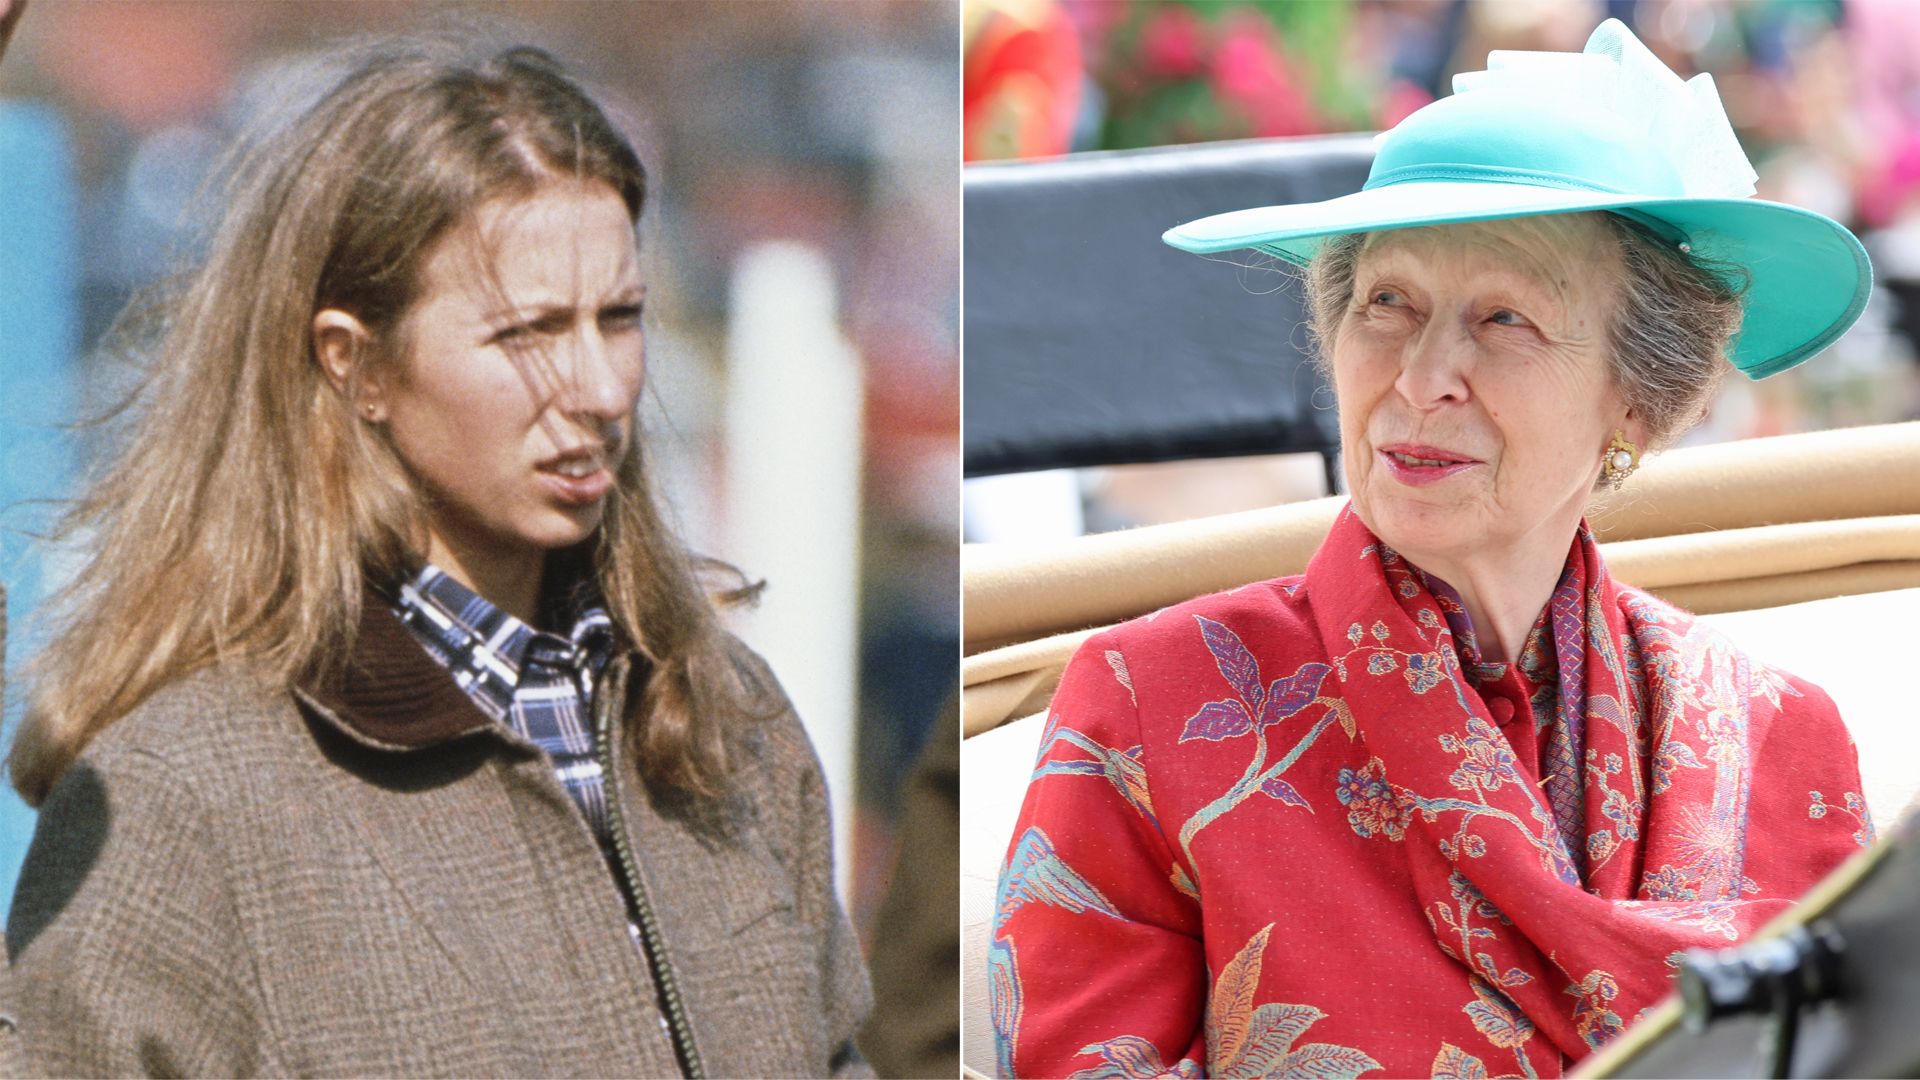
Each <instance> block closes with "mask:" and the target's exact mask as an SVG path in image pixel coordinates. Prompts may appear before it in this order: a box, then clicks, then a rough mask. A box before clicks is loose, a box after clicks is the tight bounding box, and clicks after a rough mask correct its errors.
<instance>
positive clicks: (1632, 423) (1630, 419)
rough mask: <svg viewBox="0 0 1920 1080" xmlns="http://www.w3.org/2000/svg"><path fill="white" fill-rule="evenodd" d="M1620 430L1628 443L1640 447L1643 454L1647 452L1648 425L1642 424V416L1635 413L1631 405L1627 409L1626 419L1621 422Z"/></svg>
mask: <svg viewBox="0 0 1920 1080" xmlns="http://www.w3.org/2000/svg"><path fill="white" fill-rule="evenodd" d="M1620 430H1621V431H1622V432H1623V433H1625V435H1626V437H1627V441H1628V442H1630V443H1632V444H1633V445H1634V446H1636V447H1638V448H1639V450H1640V452H1641V453H1643V454H1644V453H1646V452H1647V425H1646V424H1644V423H1642V422H1641V420H1640V414H1639V413H1637V412H1635V411H1634V410H1633V407H1632V406H1631V405H1629V406H1628V407H1627V415H1626V417H1625V418H1623V419H1622V420H1621V421H1620Z"/></svg>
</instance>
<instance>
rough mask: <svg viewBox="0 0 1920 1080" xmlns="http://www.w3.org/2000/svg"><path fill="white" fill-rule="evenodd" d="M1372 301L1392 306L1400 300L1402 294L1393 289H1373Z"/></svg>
mask: <svg viewBox="0 0 1920 1080" xmlns="http://www.w3.org/2000/svg"><path fill="white" fill-rule="evenodd" d="M1371 302H1372V303H1375V304H1386V305H1389V306H1391V305H1393V304H1398V303H1399V302H1400V294H1399V293H1397V292H1394V291H1393V290H1392V289H1375V290H1373V295H1372V297H1371Z"/></svg>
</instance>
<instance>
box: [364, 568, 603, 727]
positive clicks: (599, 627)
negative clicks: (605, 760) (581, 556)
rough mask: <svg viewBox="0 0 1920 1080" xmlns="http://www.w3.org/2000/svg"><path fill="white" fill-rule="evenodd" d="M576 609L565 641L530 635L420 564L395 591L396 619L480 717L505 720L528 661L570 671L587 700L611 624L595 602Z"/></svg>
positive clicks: (514, 621)
mask: <svg viewBox="0 0 1920 1080" xmlns="http://www.w3.org/2000/svg"><path fill="white" fill-rule="evenodd" d="M576 607H577V610H576V611H575V612H574V613H573V615H572V620H571V624H570V628H569V630H568V632H567V635H566V636H565V637H562V636H560V635H558V634H551V633H547V632H545V631H541V630H535V629H534V628H533V627H531V626H528V625H527V624H526V623H524V622H521V621H520V620H519V619H516V618H514V617H513V616H512V615H509V614H507V613H506V612H505V611H502V610H501V609H500V608H498V607H496V606H494V605H493V604H492V603H491V602H489V601H488V600H487V599H486V598H485V597H482V596H480V595H479V594H478V593H475V592H474V591H473V590H471V589H469V588H467V587H466V586H465V585H462V584H461V583H460V582H458V581H456V580H454V578H453V577H452V576H451V575H449V574H448V573H447V572H446V571H444V570H441V569H440V568H439V567H437V566H434V565H433V564H432V563H427V564H425V565H424V566H422V567H421V569H420V572H419V573H418V574H416V575H414V577H413V579H412V580H410V581H407V582H405V583H403V584H402V585H401V586H400V596H399V603H398V604H397V605H395V613H396V614H398V615H399V616H400V619H401V621H402V622H404V623H405V624H406V626H407V628H408V629H409V630H411V631H412V632H413V635H414V637H415V638H417V639H418V640H419V641H420V643H421V645H423V646H425V648H426V649H427V651H428V653H430V654H431V655H432V656H433V658H434V659H435V660H437V661H439V662H440V663H441V664H442V665H444V666H445V667H446V669H447V671H448V672H449V673H450V674H452V675H453V678H454V682H456V683H457V684H459V686H460V689H461V690H463V691H465V692H466V693H467V694H468V696H469V697H471V698H472V699H473V701H474V703H475V704H476V705H478V706H479V707H480V708H481V710H482V711H484V712H486V713H487V715H489V716H491V717H492V718H493V719H495V720H504V719H506V718H507V715H508V713H509V711H510V710H511V709H512V707H513V698H514V694H515V693H516V692H517V691H518V689H519V687H520V678H521V673H522V672H523V671H525V670H526V667H527V665H528V664H529V663H530V662H532V663H541V664H543V665H547V666H552V667H562V668H567V669H570V670H571V671H573V672H574V674H575V678H576V679H577V680H578V683H579V689H580V692H581V699H582V700H583V701H584V700H591V699H592V697H593V681H594V680H595V679H596V678H598V676H599V674H600V672H601V671H602V670H603V669H604V668H605V666H606V663H607V659H608V658H609V657H610V656H611V655H612V653H613V648H614V633H613V620H612V619H611V618H610V617H609V616H608V615H607V612H606V609H605V607H604V606H602V605H601V604H600V602H599V600H598V598H597V597H591V598H589V599H588V600H587V601H586V602H584V603H581V604H578V605H576Z"/></svg>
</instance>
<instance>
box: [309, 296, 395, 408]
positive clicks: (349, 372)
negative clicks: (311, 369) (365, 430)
mask: <svg viewBox="0 0 1920 1080" xmlns="http://www.w3.org/2000/svg"><path fill="white" fill-rule="evenodd" d="M372 343H373V333H372V331H370V330H368V329H367V326H366V324H365V323H363V322H361V321H360V320H359V319H358V318H356V317H354V316H352V315H349V314H347V313H346V312H344V311H341V310H340V309H339V308H322V309H321V310H319V311H317V312H315V313H314V316H313V360H314V363H317V364H319V365H320V371H321V373H322V374H324V375H326V377H327V381H328V382H330V383H332V384H333V388H334V389H335V390H338V391H339V392H340V393H341V394H343V395H344V394H351V395H352V396H353V409H354V411H355V412H357V413H359V414H360V415H361V416H363V417H365V418H366V419H368V420H371V421H375V422H378V421H380V420H384V419H385V418H386V402H385V400H384V397H385V395H384V393H383V391H384V387H383V386H382V384H381V381H380V379H379V378H378V377H376V376H374V375H373V374H372V373H370V372H368V371H365V370H363V366H362V360H363V359H364V358H365V356H366V353H367V349H368V347H369V346H370V345H371V344H372Z"/></svg>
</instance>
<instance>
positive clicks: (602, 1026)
mask: <svg viewBox="0 0 1920 1080" xmlns="http://www.w3.org/2000/svg"><path fill="white" fill-rule="evenodd" d="M368 607H369V611H368V612H367V614H366V616H365V618H364V619H363V621H362V627H361V633H360V637H359V641H360V644H359V645H358V647H357V648H356V653H355V657H354V662H353V664H352V665H351V666H350V667H349V674H348V675H347V676H346V677H344V678H343V679H341V680H339V681H338V682H337V683H335V684H334V685H331V686H329V687H324V688H320V687H310V688H296V689H293V690H291V691H290V690H289V688H288V687H287V686H286V685H285V684H275V683H274V682H272V681H270V680H267V679H264V678H261V677H259V676H258V675H257V674H255V673H252V672H250V671H249V670H248V669H247V668H246V667H245V666H243V665H240V664H225V665H221V666H218V667H215V668H210V669H207V670H203V671H202V672H200V673H197V674H194V675H191V676H189V677H187V678H184V679H182V680H181V681H179V682H178V683H175V684H173V685H171V686H169V687H168V688H166V689H164V690H162V691H161V692H160V693H157V694H155V695H154V696H153V697H152V698H151V699H149V700H148V701H147V702H145V703H144V704H143V705H141V706H140V707H139V708H137V709H136V710H135V711H134V712H133V713H131V714H129V715H128V716H127V717H126V718H124V719H122V720H121V721H119V722H118V723H115V724H114V725H113V726H112V727H110V728H108V729H107V730H106V731H104V732H102V733H101V734H100V735H99V736H98V737H97V738H96V739H94V741H93V742H92V743H91V744H90V745H89V746H88V748H87V750H86V751H85V753H84V754H83V755H82V756H81V758H80V759H79V761H78V762H77V763H76V764H75V765H74V766H73V767H72V768H71V769H69V770H68V772H67V774H66V775H65V776H64V777H63V778H62V779H61V780H60V782H59V783H58V784H57V785H56V787H55V788H54V791H53V792H52V794H51V795H50V796H49V798H48V799H47V801H46V804H45V805H44V806H43V807H42V809H41V814H40V821H39V825H38V828H37V830H36V833H35V836H34V840H33V845H32V849H31V851H30V852H29V854H28V857H27V861H26V864H25V866H24V868H23V871H22V876H21V881H20V886H19V891H18V892H17V894H16V895H15V898H14V903H13V910H12V915H11V918H10V921H9V924H8V939H9V949H10V951H11V953H12V955H13V968H14V986H13V991H14V1000H15V1004H16V1007H17V1010H18V1012H19V1015H20V1025H21V1032H22V1036H23V1043H24V1047H25V1051H26V1056H27V1059H28V1062H29V1063H30V1066H31V1067H32V1068H33V1069H35V1070H37V1071H40V1072H45V1073H51V1074H54V1075H123V1074H170V1075H257V1074H275V1075H280V1074H286V1075H368V1074H375V1075H402V1076H429V1075H435V1076H443V1075H444V1076H451V1075H466V1076H505V1075H582V1076H661V1075H677V1074H679V1072H680V1065H679V1063H678V1061H677V1060H676V1056H675V1052H674V1049H673V1045H672V1042H671V1040H670V1037H669V1035H668V1033H667V1023H666V1016H665V1010H663V1008H662V1007H661V1006H660V1005H659V1004H658V1003H657V1002H658V1001H659V999H660V996H661V995H659V994H658V993H657V991H656V988H655V981H654V979H653V977H652V975H651V973H650V971H649V967H648V964H647V962H646V960H645V958H644V957H643V956H642V954H641V952H640V950H638V949H636V948H634V946H633V943H632V941H631V939H630V937H629V933H628V912H627V910H626V904H625V902H624V901H623V899H622V896H621V893H620V891H619V888H618V886H617V884H616V881H615V878H614V876H613V874H612V873H611V872H610V870H609V867H608V864H607V861H606V860H605V859H604V858H603V857H602V854H601V850H600V848H599V846H598V844H597V843H596V841H595V839H594V837H593V835H592V833H591V831H590V830H589V828H588V826H587V824H586V822H585V819H584V818H582V817H581V815H580V813H579V812H578V810H577V809H576V808H575V807H574V805H573V803H572V801H571V800H570V799H569V798H568V796H567V793H566V791H565V790H564V789H563V788H562V786H561V784H560V782H559V781H558V780H557V779H556V778H555V776H554V773H553V770H552V767H551V766H550V764H549V763H548V761H547V760H546V758H545V757H544V756H543V755H541V754H540V753H539V752H538V751H537V750H536V749H535V748H534V747H533V746H532V745H531V744H529V743H527V742H525V741H524V740H522V739H520V738H519V737H518V736H517V735H515V734H514V733H513V732H512V731H511V730H510V729H509V728H507V727H506V726H505V725H501V724H497V723H494V722H493V721H491V720H489V719H488V718H487V717H486V716H485V715H484V714H482V713H481V712H480V711H479V710H478V709H477V708H476V707H475V706H474V705H473V703H472V702H471V701H470V700H469V699H468V698H467V696H466V695H465V694H464V693H463V692H462V691H461V690H460V689H459V688H458V687H457V686H456V685H455V684H454V682H453V680H452V678H451V677H450V676H448V675H447V673H446V671H445V669H443V668H441V667H440V666H439V665H437V664H435V663H434V662H433V660H432V659H431V658H430V657H428V656H427V655H426V653H425V652H424V651H423V650H422V649H421V647H420V646H419V645H418V644H417V643H416V642H415V641H414V640H413V638H412V636H411V635H410V634H409V633H408V632H407V630H406V629H405V627H404V626H402V625H401V624H400V622H399V620H398V619H397V618H395V617H394V616H393V615H392V613H391V612H389V611H388V610H387V609H386V608H385V607H384V606H383V605H379V604H369V605H368ZM741 653H742V654H743V659H742V663H743V664H745V665H749V666H750V667H751V669H752V672H753V674H754V676H755V678H756V680H757V681H758V682H759V684H760V685H762V686H764V687H765V688H766V693H767V694H768V695H771V698H770V701H777V703H778V704H779V705H780V713H779V715H778V716H777V717H775V718H773V719H772V720H770V721H762V722H759V723H757V724H755V723H751V722H743V723H742V724H740V725H738V727H739V728H740V729H743V730H746V731H749V732H750V735H749V736H747V737H744V738H742V739H741V740H740V741H739V742H738V744H737V745H738V746H739V747H740V752H741V754H742V761H741V764H740V768H739V772H738V774H737V775H738V777H739V782H738V789H737V791H736V792H735V793H734V794H733V795H732V796H731V797H730V798H729V799H728V800H726V801H725V803H724V804H720V805H716V804H712V803H708V804H705V805H703V806H701V807H693V806H689V805H686V804H685V803H684V802H682V801H676V800H675V799H672V798H668V797H665V796H663V795H661V794H659V793H657V792H653V791H650V790H649V789H648V788H647V786H646V785H645V784H643V782H642V781H641V780H640V777H639V776H638V773H637V770H635V769H634V768H633V767H632V766H631V764H630V762H629V758H628V757H627V756H626V755H625V754H624V753H623V752H622V751H621V750H620V748H619V746H618V745H617V743H618V741H619V740H618V731H619V725H618V724H615V725H613V727H614V731H615V740H614V741H615V743H616V745H615V746H614V748H613V753H612V759H613V760H614V761H615V762H618V763H621V764H619V765H617V766H616V767H615V769H614V770H613V771H612V773H611V774H610V776H609V780H610V782H611V785H612V788H613V790H612V791H611V792H610V795H611V796H612V797H613V798H614V800H615V804H616V806H617V807H618V809H619V812H620V815H621V817H622V818H623V819H624V823H625V826H626V829H625V832H626V836H627V839H628V841H629V842H630V844H631V850H632V854H633V857H634V861H635V862H636V863H637V864H638V875H639V878H640V882H639V885H640V892H641V893H643V894H644V896H645V898H646V900H647V901H648V902H649V903H650V906H651V908H652V910H653V913H654V915H655V916H656V918H657V920H658V923H659V929H660V931H661V933H660V938H661V945H662V947H661V948H660V950H659V953H660V954H661V955H660V960H661V961H662V962H664V964H665V965H666V966H667V967H668V968H669V969H670V971H671V976H672V980H671V981H672V982H673V983H674V984H676V986H677V996H678V998H679V1001H680V1003H681V1004H682V1005H683V1006H684V1013H685V1015H686V1018H687V1021H688V1026H689V1028H690V1032H691V1036H692V1044H693V1049H694V1054H695V1056H696V1057H697V1059H698V1061H699V1063H700V1065H701V1066H702V1068H703V1069H704V1071H705V1072H706V1074H707V1075H710V1076H803V1075H827V1074H830V1073H831V1074H842V1075H845V1074H864V1073H866V1071H867V1070H866V1066H865V1063H864V1062H863V1061H862V1060H861V1059H860V1058H859V1056H858V1054H857V1052H855V1051H854V1049H853V1043H852V1038H853V1034H854V1032H855V1030H856V1029H857V1028H858V1026H859V1024H860V1022H861V1020H862V1019H863V1018H864V1016H865V1013H866V1011H867V1008H868V1004H869V1000H870V998H869V992H868V988H867V977H866V972H865V969H864V967H863V965H862V963H861V958H860V953H859V949H858V945H857V943H856V942H855V940H854V937H853V934H852V931H851V929H850V927H849V925H848V923H847V920H846V917H845V915H844V914H843V913H842V911H841V909H840V906H839V902H838V900H837V899H836V897H835V894H834V890H833V883H832V875H831V872H830V868H831V862H832V857H831V837H830V835H829V825H828V817H827V810H826V801H825V792H824V790H823V782H822V778H821V774H820V770H819V765H818V762H817V760H816V759H815V757H814V755H813V751H812V748H811V746H810V745H809V743H808V741H807V738H806V735H805V732H804V731H803V729H802V728H801V726H800V724H799V722H798V720H797V719H796V718H795V716H794V715H793V712H792V710H791V708H790V707H789V706H787V705H786V701H785V698H784V695H781V693H780V691H779V689H778V686H777V684H776V683H775V682H774V680H773V678H772V676H771V674H770V673H769V672H767V670H766V668H765V666H764V664H762V663H761V662H760V661H759V659H758V658H757V657H753V656H751V654H748V653H746V651H745V650H744V649H742V650H741ZM633 666H634V661H633V660H632V658H630V657H627V656H621V657H617V658H616V659H615V660H614V661H613V662H612V663H611V664H610V666H609V668H608V671H607V674H606V675H605V676H604V677H603V683H602V686H603V691H602V692H603V693H604V694H608V695H612V698H611V700H612V701H614V702H624V701H627V700H628V699H629V697H630V696H637V690H636V689H635V687H634V686H633V685H631V684H634V683H637V682H638V680H637V679H633V678H630V673H631V671H632V670H633Z"/></svg>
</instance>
